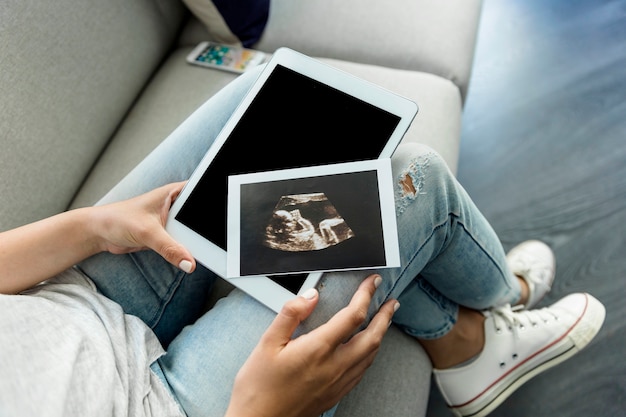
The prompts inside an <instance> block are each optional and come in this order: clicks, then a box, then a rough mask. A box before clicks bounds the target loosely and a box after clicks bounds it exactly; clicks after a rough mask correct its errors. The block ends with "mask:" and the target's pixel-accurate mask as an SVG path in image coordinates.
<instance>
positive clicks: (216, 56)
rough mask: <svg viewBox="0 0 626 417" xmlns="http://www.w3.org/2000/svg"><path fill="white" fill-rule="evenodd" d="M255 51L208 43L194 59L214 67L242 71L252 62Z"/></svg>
mask: <svg viewBox="0 0 626 417" xmlns="http://www.w3.org/2000/svg"><path fill="white" fill-rule="evenodd" d="M257 53H258V52H257V51H253V50H250V49H245V48H234V47H231V46H227V45H218V44H213V43H209V44H208V45H207V46H206V47H205V48H204V49H203V50H202V51H201V52H200V54H198V56H196V58H195V61H197V62H198V63H201V64H205V65H206V64H208V65H212V66H216V67H222V68H229V69H232V70H235V71H241V72H243V71H244V70H245V69H246V68H247V67H248V66H249V65H250V63H251V62H252V60H253V59H254V57H255V55H256V54H257Z"/></svg>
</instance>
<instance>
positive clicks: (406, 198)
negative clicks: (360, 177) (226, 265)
mask: <svg viewBox="0 0 626 417" xmlns="http://www.w3.org/2000/svg"><path fill="white" fill-rule="evenodd" d="M254 77H255V73H254V72H249V73H246V74H244V75H242V76H240V77H239V78H238V79H237V80H236V81H234V82H233V83H231V84H230V85H229V86H227V87H226V88H225V89H224V90H222V91H221V92H220V93H219V94H217V95H216V96H215V97H214V98H212V99H211V100H209V101H208V102H207V103H205V104H204V105H203V106H202V107H201V108H200V109H198V110H197V111H196V112H195V113H194V114H193V115H192V116H191V117H190V118H189V119H188V120H187V121H185V122H184V123H183V124H182V125H181V126H180V127H179V128H178V129H177V130H176V131H175V132H173V133H172V135H170V137H169V138H168V139H167V140H166V141H164V142H163V144H161V145H160V146H159V147H158V148H157V149H156V150H155V151H154V152H153V153H152V154H151V155H150V156H149V157H148V158H146V159H145V160H144V161H143V162H142V163H141V164H140V165H139V166H138V167H137V168H136V169H135V170H134V171H133V172H131V173H130V174H129V175H128V176H127V177H126V178H125V179H124V180H122V181H121V182H120V183H119V184H118V185H117V186H116V187H115V188H114V189H113V190H112V191H111V192H110V193H109V194H108V195H107V196H105V198H104V199H103V200H102V201H101V202H100V203H99V204H98V205H97V206H95V207H90V208H84V209H78V210H74V211H70V212H67V213H63V214H60V215H58V216H54V217H51V218H49V219H45V220H42V221H40V222H37V223H33V224H30V225H27V226H24V227H22V228H18V229H15V230H12V231H7V232H4V233H2V234H1V235H0V292H1V293H3V294H6V295H0V334H1V335H2V342H3V343H1V344H0V346H1V347H0V414H2V415H37V416H42V415H64V416H67V415H89V416H92V415H124V416H125V415H132V416H136V415H188V416H238V417H243V416H247V415H254V416H257V417H258V416H282V417H287V416H300V417H302V416H316V415H319V414H321V413H323V412H325V413H326V414H325V415H332V413H333V411H334V408H333V407H334V406H335V405H336V404H337V403H338V402H339V401H340V400H341V398H342V397H343V396H344V395H345V394H346V393H348V392H349V391H350V390H351V389H352V388H353V387H354V386H355V385H356V384H357V383H358V382H359V380H360V379H361V377H362V375H363V373H364V372H365V370H366V369H367V368H368V366H369V365H370V364H371V362H372V361H373V359H374V357H375V355H376V352H377V350H378V348H379V346H380V342H381V340H382V338H383V336H384V334H385V332H386V330H387V328H388V325H389V323H390V322H391V321H392V320H393V322H394V323H395V324H396V325H398V326H400V327H401V328H403V329H404V330H405V331H406V332H407V333H409V334H411V335H412V336H414V337H416V338H417V339H418V340H419V341H420V343H421V344H422V346H423V347H424V349H425V351H426V352H427V353H428V355H429V357H430V359H431V361H432V363H433V366H434V368H435V371H434V373H435V377H436V380H437V382H438V385H439V387H440V389H441V391H442V394H443V396H444V398H446V401H448V403H449V405H450V406H451V407H453V408H455V409H457V411H458V412H459V413H460V414H461V415H470V414H471V415H485V414H487V413H488V412H490V411H491V410H492V409H493V408H495V407H496V406H497V405H499V404H500V403H501V402H502V401H503V400H504V399H505V398H506V397H507V396H508V395H509V394H510V393H511V392H512V391H513V390H514V389H515V388H517V386H519V384H520V383H521V382H520V381H522V382H523V381H525V380H526V379H528V378H530V377H531V376H533V375H535V374H536V373H538V372H539V371H541V370H544V369H547V368H548V367H549V366H552V365H554V364H556V363H558V362H559V361H561V360H563V359H564V358H567V357H569V356H571V355H572V354H573V353H574V352H576V351H578V350H580V349H581V348H582V347H584V346H585V345H586V344H587V343H588V342H589V341H590V340H591V339H592V338H593V336H594V335H595V333H597V331H598V330H599V328H600V327H601V325H602V322H603V319H604V308H603V306H602V305H601V304H600V303H599V302H598V301H597V300H596V299H595V298H593V297H591V296H590V295H588V294H573V295H571V296H568V297H566V298H564V299H563V300H561V301H559V302H558V303H556V304H554V305H553V306H551V307H549V308H546V309H541V310H530V309H531V308H532V307H534V306H535V304H536V303H537V302H538V301H539V300H540V299H541V298H542V297H543V295H545V294H546V292H547V291H549V289H550V286H551V283H552V280H553V278H554V258H553V255H552V252H551V251H550V249H549V248H548V247H547V246H545V245H544V244H542V243H540V242H536V241H530V242H526V243H524V244H522V245H520V246H518V247H517V248H515V249H514V250H513V251H512V252H511V253H509V254H508V256H507V255H505V253H504V251H503V248H502V246H501V244H500V242H499V240H498V238H497V236H496V235H495V233H494V231H493V230H492V228H491V227H490V226H489V224H488V223H487V221H486V220H485V219H484V217H483V216H482V215H481V214H480V213H479V211H478V210H477V208H476V207H475V206H474V204H473V203H472V201H471V200H470V198H469V197H468V196H467V194H466V193H465V191H464V190H463V189H462V187H461V186H460V185H459V184H458V182H457V181H456V180H455V178H454V177H453V176H452V174H451V173H450V171H449V170H448V168H447V166H446V164H445V162H444V161H443V160H442V159H441V157H440V156H439V155H437V154H436V153H435V152H434V151H432V150H431V149H429V148H427V147H425V146H422V145H417V144H405V145H401V146H400V147H399V148H398V150H397V151H396V153H395V154H394V157H393V158H392V164H393V170H394V176H395V178H396V179H397V183H396V184H395V187H396V212H397V222H398V231H399V241H400V252H401V261H402V267H400V268H393V269H384V270H380V271H376V272H372V273H371V274H366V273H364V272H363V271H355V272H337V273H328V274H325V275H324V277H323V278H322V281H321V285H320V286H319V288H318V289H311V290H309V291H307V292H306V293H305V294H304V295H303V296H301V297H297V298H296V299H294V300H292V301H290V302H288V303H286V304H285V306H284V308H283V309H282V311H281V312H280V313H279V314H278V315H276V314H274V313H272V312H271V311H270V310H268V309H267V308H265V307H264V306H262V305H261V304H259V303H258V302H256V301H255V300H253V299H251V298H250V297H248V296H247V295H245V294H244V293H242V292H241V291H239V290H235V291H233V292H232V293H231V294H230V295H229V296H228V297H225V298H224V299H222V300H221V301H220V302H218V303H217V304H216V306H215V307H214V308H212V309H211V310H210V311H208V312H206V313H204V311H203V307H204V303H205V300H206V296H207V295H208V294H209V292H210V289H211V285H212V283H213V282H214V280H215V279H216V277H215V275H214V274H213V273H212V272H211V271H208V270H206V269H204V268H203V267H201V266H198V265H196V262H195V260H194V259H193V257H192V256H191V255H190V253H189V252H188V251H187V250H186V249H185V248H184V247H183V246H181V245H180V244H178V243H177V242H175V241H173V239H172V238H171V237H170V236H168V235H167V233H166V232H165V230H164V222H165V219H166V217H167V211H168V209H169V207H170V206H171V203H172V201H173V200H174V199H175V198H176V196H177V195H178V193H179V192H180V190H181V188H182V187H183V185H184V183H183V182H182V181H184V180H185V179H186V178H188V177H189V175H190V174H191V172H192V171H193V169H194V168H195V166H196V165H197V164H198V163H199V158H200V157H201V156H202V155H203V154H204V153H205V151H206V149H207V148H208V146H209V145H210V143H211V141H212V139H213V138H215V136H216V135H217V133H218V132H219V130H220V129H221V127H222V125H223V124H224V122H225V120H226V119H227V118H228V116H229V115H230V113H232V111H233V110H234V108H235V107H236V105H237V103H238V102H239V100H240V99H241V97H243V95H244V93H245V92H246V91H247V89H248V87H249V86H250V84H251V83H252V82H253V81H254ZM207 120H211V121H212V122H211V123H207ZM146 249H148V250H146ZM511 305H513V306H518V307H516V308H511V307H510V306H511Z"/></svg>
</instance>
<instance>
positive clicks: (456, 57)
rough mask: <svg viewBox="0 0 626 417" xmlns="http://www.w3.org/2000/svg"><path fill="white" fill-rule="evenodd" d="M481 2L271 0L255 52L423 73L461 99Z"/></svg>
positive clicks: (469, 69)
mask: <svg viewBox="0 0 626 417" xmlns="http://www.w3.org/2000/svg"><path fill="white" fill-rule="evenodd" d="M481 2H482V0H463V1H439V0H393V2H386V1H380V0H341V1H339V2H338V1H335V0H315V1H311V0H272V7H271V8H270V17H269V20H268V23H267V27H266V28H265V31H264V32H263V36H262V37H261V39H260V41H259V42H258V43H257V44H256V45H255V48H258V49H261V50H263V51H267V52H272V51H274V50H276V49H277V48H278V47H281V46H287V47H291V48H293V49H296V50H299V51H301V52H303V53H305V54H307V55H310V56H320V57H326V58H336V59H343V60H346V61H353V62H361V63H368V64H375V65H381V66H386V67H392V68H401V69H412V70H417V71H423V72H429V73H432V74H436V75H439V76H441V77H443V78H446V79H448V80H451V81H453V82H454V83H455V84H456V85H458V86H459V88H460V89H461V92H462V95H463V97H465V94H466V91H467V86H468V82H469V76H470V71H471V65H472V60H473V55H474V45H475V39H476V34H477V28H478V21H479V18H480V9H481Z"/></svg>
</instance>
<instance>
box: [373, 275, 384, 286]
mask: <svg viewBox="0 0 626 417" xmlns="http://www.w3.org/2000/svg"><path fill="white" fill-rule="evenodd" d="M381 282H383V279H382V278H381V277H380V275H379V276H377V277H376V278H374V287H376V288H378V287H380V284H381Z"/></svg>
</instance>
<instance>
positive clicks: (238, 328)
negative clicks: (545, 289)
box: [79, 71, 520, 416]
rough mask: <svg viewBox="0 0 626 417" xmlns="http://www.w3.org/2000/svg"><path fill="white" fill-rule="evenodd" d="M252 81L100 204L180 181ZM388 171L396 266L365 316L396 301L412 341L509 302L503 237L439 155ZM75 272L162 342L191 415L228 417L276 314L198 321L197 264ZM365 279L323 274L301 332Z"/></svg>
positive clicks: (155, 261) (176, 390) (414, 149)
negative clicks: (243, 370)
mask: <svg viewBox="0 0 626 417" xmlns="http://www.w3.org/2000/svg"><path fill="white" fill-rule="evenodd" d="M256 74H257V72H256V71H251V72H248V73H245V74H243V75H242V76H240V77H238V78H237V79H236V80H235V81H234V82H233V83H231V84H230V85H228V86H227V87H226V88H224V89H223V90H222V91H221V92H220V93H218V94H217V95H216V96H214V97H213V98H212V99H210V100H209V101H207V102H206V103H205V104H204V105H203V106H201V107H200V108H199V109H198V110H197V111H196V112H195V113H194V114H193V115H191V116H190V117H189V118H188V119H187V120H186V121H185V122H184V123H183V124H181V125H180V127H179V128H178V129H176V130H175V131H174V132H173V133H172V134H171V135H170V136H169V137H168V138H167V139H166V140H165V141H164V142H163V143H162V144H161V145H160V146H159V147H158V148H157V149H156V150H155V151H153V152H152V153H151V154H150V155H149V156H148V157H147V158H146V159H145V160H144V161H143V162H142V163H141V164H139V165H138V166H137V168H136V169H135V170H134V171H132V172H131V173H130V174H129V175H128V176H127V177H126V178H125V179H124V180H122V181H121V182H120V183H119V184H118V185H117V186H116V187H115V188H114V189H113V190H112V191H111V192H110V193H109V194H107V196H105V197H104V198H103V200H102V201H101V202H100V204H104V203H106V202H111V201H115V200H120V199H123V198H128V197H131V196H134V195H137V194H140V193H143V192H146V191H149V190H150V189H153V188H155V187H157V186H160V185H163V184H166V183H169V182H172V181H180V180H184V179H187V178H188V177H189V176H190V174H191V173H192V171H193V169H194V168H195V167H196V166H197V164H198V163H199V162H200V159H201V158H202V156H203V155H204V153H205V151H206V150H207V149H208V147H209V145H210V144H211V143H212V141H213V139H214V138H215V136H216V135H217V133H218V132H219V131H220V129H221V127H222V126H223V124H224V123H225V122H226V120H227V119H228V117H229V116H230V114H231V113H232V112H233V110H234V109H235V107H236V106H237V104H238V103H239V101H240V100H241V98H242V97H243V95H244V94H245V92H246V91H247V90H248V88H249V87H250V85H251V84H252V82H253V81H254V79H255V77H256ZM244 152H245V150H242V156H243V154H244ZM392 167H393V172H394V178H395V184H394V187H395V192H396V212H397V222H398V231H399V242H400V252H401V253H400V256H401V261H402V262H401V264H402V266H401V267H399V268H392V269H382V270H380V271H377V272H378V273H380V274H381V276H382V277H383V283H382V284H381V286H380V287H379V289H378V291H377V294H376V296H375V299H374V301H373V303H372V307H371V311H370V313H372V314H373V313H374V312H375V311H376V310H377V309H378V308H379V306H380V305H381V304H382V303H383V302H384V301H385V300H386V299H388V298H390V297H393V298H397V299H399V300H400V303H401V307H400V309H399V310H398V312H397V313H396V315H395V317H394V322H395V323H396V324H397V325H398V326H401V327H402V328H403V329H404V330H405V331H406V332H407V333H409V334H411V335H413V336H416V337H420V338H436V337H440V336H442V335H444V334H446V333H447V332H448V331H449V330H450V329H451V327H452V326H453V325H454V323H455V321H456V317H457V313H458V308H459V305H464V306H467V307H470V308H474V309H486V308H489V307H492V306H495V305H500V304H504V303H512V302H514V301H516V300H517V299H518V298H519V296H520V288H519V284H518V282H517V280H516V279H514V278H513V275H512V274H511V273H510V272H509V270H508V269H507V266H506V263H505V254H504V251H503V248H502V245H501V244H500V241H499V240H498V238H497V236H496V234H495V233H494V231H493V230H492V228H491V227H490V226H489V224H488V223H487V221H486V220H485V218H484V217H483V216H482V215H481V214H480V212H479V211H478V210H477V208H476V207H475V206H474V204H473V203H472V201H471V200H470V198H469V197H468V196H467V194H466V192H465V190H464V189H463V188H462V187H461V185H460V184H459V183H458V182H457V181H456V179H455V178H454V176H453V175H452V174H451V172H450V170H449V169H448V167H447V166H446V164H445V162H444V161H443V160H442V159H441V157H440V156H439V155H438V154H437V153H435V152H434V151H433V150H432V149H430V148H428V147H426V146H423V145H420V144H415V143H407V144H402V145H400V146H399V147H398V149H397V150H396V152H395V153H394V156H393V157H392ZM79 268H80V269H81V270H82V271H84V272H85V273H86V274H87V275H88V276H89V277H90V278H91V279H92V280H93V281H94V282H95V283H96V285H97V286H98V288H99V290H100V291H101V292H102V293H104V294H105V295H106V296H108V297H109V298H111V299H113V300H115V301H117V302H118V303H120V304H121V305H122V307H123V308H124V309H125V311H126V312H128V313H131V314H134V315H137V316H138V317H140V318H141V319H143V320H144V321H145V322H146V323H147V324H148V325H149V326H150V327H151V328H152V329H153V330H154V332H155V333H156V334H157V336H158V337H159V339H160V340H161V342H162V343H163V345H164V346H167V353H166V354H165V355H164V356H163V357H162V358H160V359H159V361H158V362H157V363H155V364H153V369H156V370H157V374H158V375H160V376H161V377H162V378H163V379H164V381H165V382H166V384H167V385H168V386H169V387H170V388H171V390H172V393H173V395H174V396H175V398H176V399H177V400H178V401H179V403H180V404H181V406H182V407H183V409H184V410H185V412H186V413H187V415H189V416H221V415H223V413H224V411H225V409H226V407H227V405H228V401H229V398H230V392H231V388H232V383H233V380H234V377H235V375H236V373H237V371H238V369H239V368H240V367H241V365H242V364H243V362H244V361H245V360H246V358H247V357H248V355H249V353H250V352H251V350H252V349H253V348H254V346H255V345H256V343H257V341H258V340H259V338H260V336H261V335H262V334H263V332H264V330H265V329H266V328H267V326H268V325H269V324H270V323H271V321H272V319H273V318H274V316H275V314H274V313H273V312H272V311H270V310H269V309H268V308H266V307H265V306H263V305H261V304H260V303H258V302H256V301H255V300H254V299H252V298H251V297H249V296H247V295H246V294H244V293H243V292H241V291H239V290H234V291H233V292H232V293H231V294H230V295H229V296H228V297H225V298H224V299H222V300H220V301H219V302H218V303H217V304H216V305H215V306H214V307H213V308H212V309H211V310H210V311H208V312H207V313H205V314H202V313H201V312H202V306H203V305H204V302H205V300H206V296H207V294H208V292H209V291H210V288H211V285H212V283H213V282H214V280H215V279H216V276H215V275H214V274H213V273H211V272H210V271H208V270H206V269H204V268H202V267H201V266H199V268H198V270H197V271H196V272H194V273H193V274H190V275H186V274H184V273H182V272H181V271H179V270H177V269H176V268H174V267H172V266H170V265H169V264H168V263H167V262H165V261H164V260H162V259H161V258H160V257H159V256H158V255H156V254H154V253H151V252H140V253H135V254H130V255H110V254H100V255H97V256H95V257H93V258H90V259H88V260H86V261H85V262H83V263H81V264H80V265H79ZM368 274H369V271H353V272H346V271H343V272H333V273H327V274H325V275H324V276H323V277H322V279H321V281H320V283H319V285H318V289H319V292H320V302H319V304H318V307H317V308H316V310H315V311H314V312H313V314H312V315H311V317H310V318H309V319H307V320H306V321H305V322H304V323H303V324H302V325H301V326H300V328H299V329H298V331H297V334H299V333H303V332H307V331H308V330H310V329H312V328H315V327H316V326H319V325H320V324H322V323H324V322H325V321H327V320H328V318H330V317H331V316H332V315H333V314H334V313H335V312H336V311H338V310H339V309H341V308H342V307H344V306H345V305H346V304H347V303H348V302H349V300H350V299H351V297H352V295H353V293H354V291H355V289H356V288H357V286H358V285H359V283H360V282H361V281H362V280H363V278H364V277H366V276H367V275H368ZM332 412H333V410H330V411H329V412H327V413H326V415H332Z"/></svg>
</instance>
